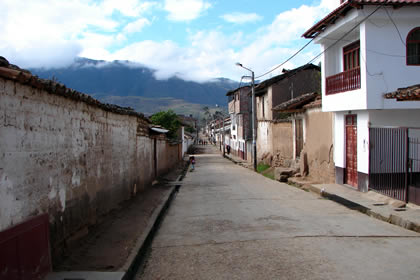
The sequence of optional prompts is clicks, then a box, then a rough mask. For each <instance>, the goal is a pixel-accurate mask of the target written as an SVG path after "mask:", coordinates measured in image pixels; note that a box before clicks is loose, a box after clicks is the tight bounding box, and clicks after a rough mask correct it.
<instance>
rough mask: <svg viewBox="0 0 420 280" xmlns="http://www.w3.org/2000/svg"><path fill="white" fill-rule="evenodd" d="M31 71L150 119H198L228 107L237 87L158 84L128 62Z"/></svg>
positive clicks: (222, 82)
mask: <svg viewBox="0 0 420 280" xmlns="http://www.w3.org/2000/svg"><path fill="white" fill-rule="evenodd" d="M30 71H31V72H32V73H33V74H35V75H38V76H39V77H41V78H46V79H55V80H58V81H59V82H60V83H63V84H65V85H66V86H68V87H70V88H73V89H76V90H78V91H81V92H84V93H88V94H90V95H92V96H94V97H95V98H97V99H99V100H101V101H103V102H107V103H114V104H117V105H121V106H129V107H132V108H134V109H135V110H137V111H140V112H143V113H144V114H146V115H148V114H152V113H154V112H157V111H160V110H167V109H169V108H171V109H173V110H174V111H176V112H177V113H182V114H193V115H196V113H197V112H198V111H200V110H201V108H202V106H209V107H212V106H215V105H216V104H219V105H221V106H226V103H227V99H226V96H225V94H226V92H227V91H229V90H231V89H233V88H235V87H236V86H237V83H236V82H234V81H232V80H228V79H223V78H221V79H215V80H213V81H209V82H205V83H197V82H191V81H184V80H182V79H179V78H176V77H173V78H170V79H168V80H157V79H155V77H154V75H153V73H154V72H153V70H152V69H149V68H146V67H144V66H140V65H138V64H134V63H131V62H128V61H113V62H104V61H97V60H91V59H86V58H79V59H77V60H76V61H75V63H73V64H72V65H71V66H69V67H65V68H56V69H43V68H35V69H30Z"/></svg>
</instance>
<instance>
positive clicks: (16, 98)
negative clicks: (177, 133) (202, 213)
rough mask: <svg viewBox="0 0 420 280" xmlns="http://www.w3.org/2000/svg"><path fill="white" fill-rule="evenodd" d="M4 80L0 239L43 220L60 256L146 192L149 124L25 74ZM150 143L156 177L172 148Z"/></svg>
mask: <svg viewBox="0 0 420 280" xmlns="http://www.w3.org/2000/svg"><path fill="white" fill-rule="evenodd" d="M0 70H1V69H0ZM3 70H4V68H3ZM4 71H6V70H4ZM6 72H7V71H6ZM6 72H5V73H6ZM0 74H2V73H0ZM6 74H7V73H6ZM6 74H5V75H6ZM9 74H10V73H9ZM9 74H7V75H9ZM12 74H13V75H9V76H7V75H6V76H5V75H3V74H2V75H1V76H0V112H1V113H0V136H1V137H0V213H1V215H0V231H2V230H4V229H6V228H8V227H10V226H12V225H14V224H16V223H19V222H21V221H24V220H26V219H27V218H28V217H30V216H34V215H38V214H41V213H49V218H50V227H51V247H52V248H55V249H57V248H61V247H62V246H63V244H64V241H65V240H66V239H68V238H69V237H70V236H72V235H74V234H76V233H80V232H84V231H86V230H87V227H88V226H89V225H91V224H94V223H95V222H96V221H97V220H98V219H99V218H100V216H101V215H103V214H105V213H107V212H109V211H110V210H112V209H114V208H116V207H117V206H118V204H119V203H121V202H122V201H124V200H127V199H129V198H130V197H131V196H133V195H135V194H136V193H137V192H139V191H141V190H143V189H144V188H146V187H147V186H149V185H150V184H151V182H152V180H153V179H154V177H155V170H154V166H155V164H154V142H153V141H154V140H153V139H152V138H150V136H149V128H148V125H149V122H148V120H147V119H146V118H144V117H142V115H141V114H138V113H135V112H133V111H130V110H126V109H124V108H121V107H117V106H113V105H106V104H101V103H99V102H98V101H96V100H94V99H93V98H91V97H88V96H87V95H84V94H81V93H78V92H75V91H73V90H69V89H66V88H64V87H62V86H61V85H58V84H55V83H52V82H48V81H45V80H41V81H40V80H39V79H37V78H36V77H35V78H34V77H33V76H30V74H25V73H20V74H19V75H15V74H16V73H12ZM23 78H25V79H24V80H25V83H26V84H24V83H23V82H22V81H21V80H22V79H23ZM56 87H57V88H56ZM158 142H159V144H158V145H156V147H157V155H158V156H157V158H158V163H157V166H158V172H157V175H159V174H162V173H164V172H167V171H168V170H170V168H171V167H173V165H174V164H176V163H177V162H178V160H179V159H180V156H179V155H180V152H179V150H180V148H179V145H169V144H168V143H167V141H165V140H158Z"/></svg>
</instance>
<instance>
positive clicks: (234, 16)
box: [221, 12, 262, 24]
mask: <svg viewBox="0 0 420 280" xmlns="http://www.w3.org/2000/svg"><path fill="white" fill-rule="evenodd" d="M221 18H223V19H224V20H225V21H227V22H230V23H236V24H244V23H249V22H256V21H259V20H261V19H262V17H261V16H260V15H258V14H256V13H239V12H236V13H231V14H224V15H223V16H221Z"/></svg>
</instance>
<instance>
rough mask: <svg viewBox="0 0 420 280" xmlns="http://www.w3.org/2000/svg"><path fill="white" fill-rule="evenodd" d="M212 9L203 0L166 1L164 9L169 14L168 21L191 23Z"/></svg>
mask: <svg viewBox="0 0 420 280" xmlns="http://www.w3.org/2000/svg"><path fill="white" fill-rule="evenodd" d="M210 7H211V5H210V3H208V2H206V1H203V0H165V4H164V9H165V10H166V11H167V12H169V15H168V19H169V20H173V21H190V20H193V19H196V18H198V17H199V16H200V15H201V14H202V13H203V12H204V11H205V10H207V9H209V8H210Z"/></svg>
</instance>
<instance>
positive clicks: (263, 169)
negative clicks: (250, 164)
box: [257, 163, 274, 180]
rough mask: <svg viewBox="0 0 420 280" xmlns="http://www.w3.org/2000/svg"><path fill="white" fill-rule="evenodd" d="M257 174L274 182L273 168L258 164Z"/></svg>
mask: <svg viewBox="0 0 420 280" xmlns="http://www.w3.org/2000/svg"><path fill="white" fill-rule="evenodd" d="M257 172H258V173H261V174H262V175H264V176H265V177H267V178H269V179H271V180H274V167H271V166H270V165H268V164H264V163H259V164H258V165H257Z"/></svg>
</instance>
